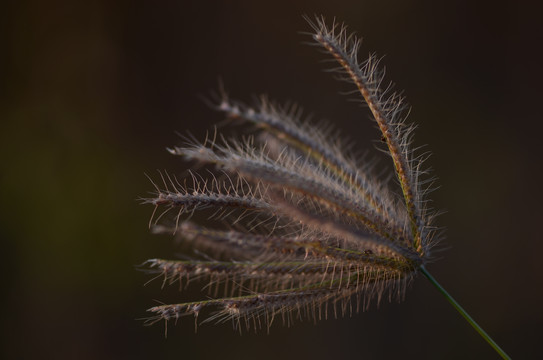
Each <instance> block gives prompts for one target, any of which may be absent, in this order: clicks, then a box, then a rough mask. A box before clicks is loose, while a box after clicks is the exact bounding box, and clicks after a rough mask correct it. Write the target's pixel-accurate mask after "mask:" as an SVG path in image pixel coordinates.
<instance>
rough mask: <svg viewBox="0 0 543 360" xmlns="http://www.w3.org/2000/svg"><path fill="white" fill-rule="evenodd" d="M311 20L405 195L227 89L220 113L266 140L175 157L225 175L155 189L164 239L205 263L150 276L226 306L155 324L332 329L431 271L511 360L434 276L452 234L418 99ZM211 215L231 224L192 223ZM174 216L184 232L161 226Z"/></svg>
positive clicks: (183, 150) (181, 151)
mask: <svg viewBox="0 0 543 360" xmlns="http://www.w3.org/2000/svg"><path fill="white" fill-rule="evenodd" d="M307 20H308V22H309V23H310V25H311V27H312V29H313V33H312V34H311V36H312V39H313V43H314V44H315V45H316V46H319V47H320V48H321V49H322V50H323V51H324V52H325V53H327V54H328V55H329V56H331V57H332V58H333V59H334V60H335V62H336V63H337V64H339V67H338V68H337V69H333V70H337V71H338V72H339V73H341V76H342V78H343V79H344V80H346V81H348V82H350V83H352V84H354V85H355V86H356V89H357V92H358V93H359V95H361V96H362V98H363V100H364V102H365V104H367V106H368V107H369V109H370V111H371V114H372V116H373V119H374V120H375V121H376V123H377V125H378V128H379V130H380V131H381V134H382V139H381V140H382V141H383V143H384V144H385V146H384V151H385V152H386V153H387V154H388V155H390V157H391V159H392V162H393V165H394V172H395V179H396V180H397V181H396V184H398V185H399V186H397V190H395V189H391V184H390V183H389V182H387V181H384V180H383V179H381V178H379V177H378V176H376V175H375V172H374V171H373V169H372V166H371V163H368V162H362V161H360V159H357V158H355V157H354V156H350V155H349V151H347V149H346V146H345V145H343V144H341V143H340V142H339V141H337V139H338V136H335V133H333V132H332V130H330V128H329V127H325V126H320V127H318V126H315V125H314V124H311V123H309V122H307V121H303V120H302V115H301V111H300V110H299V109H298V108H297V107H295V106H280V105H277V104H276V103H274V102H272V101H270V100H268V99H267V98H266V97H262V98H261V99H260V101H259V102H258V104H257V105H256V106H255V107H250V106H248V105H246V104H243V103H241V102H237V101H233V100H230V98H229V97H228V96H227V95H226V93H225V92H224V91H222V92H221V94H220V96H219V98H218V99H217V101H216V102H215V103H214V104H213V106H214V107H215V108H216V110H218V111H221V112H223V113H224V114H225V115H226V117H227V118H229V119H235V120H237V121H241V122H244V123H247V124H249V125H251V126H252V127H254V128H255V129H256V130H257V132H258V135H257V136H255V137H250V138H247V139H244V140H243V141H239V140H233V139H231V140H227V139H225V138H223V137H220V140H217V139H216V136H215V137H213V139H209V138H208V139H206V140H205V141H204V142H202V143H200V142H197V141H196V140H189V141H187V142H186V144H185V145H184V146H182V147H175V148H173V149H170V152H171V153H172V154H174V155H178V156H181V157H183V158H185V159H186V160H192V161H195V162H197V163H201V164H204V165H212V166H214V167H215V168H216V169H217V171H215V172H209V171H208V172H207V176H204V174H205V173H206V172H205V171H201V172H199V173H198V172H194V171H192V172H191V177H189V179H188V180H187V179H185V180H183V181H179V180H177V179H176V178H175V177H174V178H172V177H170V176H169V175H168V174H165V175H163V176H162V180H163V187H159V186H157V185H155V187H156V194H155V196H154V197H153V198H149V199H145V203H149V204H152V205H154V206H155V210H156V209H157V208H162V209H163V211H162V214H161V215H160V216H155V213H153V217H152V219H151V223H152V229H153V231H154V232H159V233H162V232H166V233H175V234H176V236H178V237H179V238H181V239H182V240H183V241H184V242H186V243H188V244H190V245H191V246H192V247H193V248H194V249H195V250H197V252H196V253H197V254H199V255H200V256H198V257H199V259H190V260H164V259H151V260H148V261H147V262H146V264H147V265H148V270H149V271H151V272H156V273H158V274H160V275H162V276H163V277H164V282H165V283H176V282H179V284H180V286H182V285H188V284H189V282H193V281H199V282H202V281H203V282H204V284H206V286H205V287H206V288H207V289H208V290H209V291H210V294H211V295H212V298H211V299H206V300H200V301H194V302H187V303H180V304H171V305H161V306H155V307H153V308H151V309H149V311H150V312H152V313H153V314H154V316H152V317H151V318H149V319H148V322H149V323H154V322H156V321H159V320H165V321H169V320H177V319H179V318H180V317H182V316H185V315H194V316H195V317H198V315H199V314H200V312H204V311H206V310H207V309H209V310H210V311H208V312H206V314H207V317H206V319H205V320H204V322H207V321H215V322H222V321H232V322H233V324H234V326H235V327H236V328H238V329H240V330H241V329H242V328H243V327H246V328H248V329H249V328H254V329H255V330H257V329H261V328H266V329H268V330H269V327H270V325H271V324H272V322H273V321H274V320H275V319H276V318H280V319H282V321H283V322H284V323H286V324H290V323H291V322H292V321H293V320H294V319H301V318H309V319H311V320H320V319H322V318H326V317H327V316H329V315H330V314H332V315H333V316H340V315H344V314H346V313H348V314H351V313H352V312H353V311H359V310H360V309H362V310H363V309H366V308H367V307H368V305H369V304H370V303H371V302H372V300H375V302H377V303H378V302H379V301H380V300H381V299H382V298H383V297H386V298H388V299H389V300H393V299H397V300H401V299H402V298H403V297H404V295H405V292H406V288H407V286H408V284H409V283H410V282H411V280H412V279H413V278H414V277H415V276H416V275H417V274H418V273H419V272H420V273H422V274H423V275H425V276H426V277H427V278H428V279H429V280H430V281H431V282H432V283H433V284H434V285H435V286H437V287H438V289H439V290H440V291H441V292H442V293H443V294H444V295H445V296H446V297H447V299H448V300H449V301H450V302H451V303H452V304H453V305H454V306H455V307H456V308H457V310H459V311H460V313H461V314H462V315H463V316H464V317H465V318H466V319H467V320H468V321H469V322H470V323H471V324H472V325H473V326H474V327H475V329H476V330H477V331H478V332H479V333H480V334H481V335H482V336H483V337H484V338H485V339H486V340H487V341H488V342H489V343H490V344H491V345H492V346H493V347H494V348H495V349H496V351H498V352H499V353H500V355H502V356H504V357H507V355H505V353H504V352H503V351H502V350H501V349H500V348H499V347H498V346H497V345H496V344H495V343H494V342H493V341H492V340H491V339H490V337H488V335H487V334H486V333H484V331H483V330H482V329H481V328H480V327H479V326H478V325H477V324H476V323H475V322H474V321H473V320H472V319H471V318H470V317H469V315H467V313H465V311H464V310H463V309H462V308H461V307H460V306H459V305H458V304H457V303H456V302H455V301H454V300H453V299H452V298H451V297H450V295H448V294H447V293H446V292H445V290H444V289H443V288H442V287H441V286H440V285H439V284H438V283H437V282H436V281H435V279H434V278H433V277H432V276H431V275H430V274H429V273H428V272H427V271H426V269H425V265H426V264H427V263H428V262H429V260H430V259H431V256H432V248H433V247H434V245H435V244H436V243H437V242H438V241H437V240H438V239H439V236H438V235H439V233H438V232H437V231H436V228H435V227H434V226H433V219H434V217H435V215H436V212H435V211H434V210H432V209H431V208H429V207H428V199H427V195H428V192H429V191H430V186H431V183H432V181H431V178H430V177H429V176H427V172H426V171H425V170H424V167H423V163H424V159H425V158H426V157H427V154H425V153H423V154H419V153H418V152H417V151H416V150H417V148H415V147H413V145H412V134H413V130H414V126H413V125H411V124H409V123H406V121H405V118H406V115H405V114H406V111H405V110H406V104H405V103H404V99H403V98H402V96H400V95H399V94H398V93H396V92H392V90H391V88H392V87H391V86H390V85H389V86H385V87H383V72H381V71H379V69H378V64H379V58H377V57H376V56H375V55H371V56H370V57H369V59H367V60H365V61H363V62H360V61H359V60H358V50H359V47H360V39H358V38H356V37H355V36H353V35H348V33H347V31H346V27H345V26H342V25H337V24H335V23H334V24H333V25H332V26H330V27H329V26H327V25H326V23H325V21H324V19H323V18H316V19H315V20H314V21H313V20H310V19H307ZM393 185H395V184H393ZM392 188H394V186H392ZM204 209H212V211H213V213H212V215H211V217H212V218H214V219H216V220H221V221H218V223H219V224H217V226H216V227H215V228H213V229H211V228H206V227H202V226H199V225H196V224H195V223H193V222H190V221H189V220H188V218H189V217H190V215H192V214H193V213H194V212H196V211H200V210H204ZM170 210H174V211H175V217H174V219H173V220H170V221H171V224H172V225H171V226H167V225H158V220H159V219H160V218H163V215H164V214H166V213H168V212H169V211H170ZM183 215H187V216H183ZM219 291H220V292H221V294H222V295H221V296H218V294H219Z"/></svg>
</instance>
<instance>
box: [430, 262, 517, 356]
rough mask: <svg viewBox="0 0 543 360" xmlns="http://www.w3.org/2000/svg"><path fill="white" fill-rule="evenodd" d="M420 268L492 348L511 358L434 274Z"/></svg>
mask: <svg viewBox="0 0 543 360" xmlns="http://www.w3.org/2000/svg"><path fill="white" fill-rule="evenodd" d="M419 270H420V272H421V273H422V274H423V275H424V276H426V278H427V279H428V280H430V282H431V283H432V284H433V285H434V286H435V287H436V288H437V289H438V290H439V292H440V293H442V294H443V296H445V298H447V300H448V301H449V302H450V303H451V304H452V306H453V307H454V308H455V309H456V310H457V311H458V312H459V313H460V315H462V316H463V317H464V319H466V321H467V322H468V323H469V324H470V325H471V326H473V328H474V329H475V330H476V331H477V332H478V333H479V335H481V336H482V337H483V339H485V340H486V341H487V342H488V343H489V344H490V346H492V348H493V349H494V350H496V352H497V353H498V354H500V356H501V357H502V358H504V359H509V360H510V359H511V358H510V357H509V355H507V354H506V353H505V351H503V350H502V348H500V347H499V346H498V344H496V342H494V340H492V338H491V337H490V336H489V335H488V334H487V333H486V331H484V330H483V329H482V328H481V326H479V324H477V323H476V322H475V320H473V319H472V318H471V316H469V314H468V313H467V312H466V310H464V308H463V307H462V306H460V304H458V303H457V302H456V300H454V299H453V297H452V296H451V295H450V294H449V293H448V292H447V291H446V290H445V289H444V288H443V287H442V286H441V285H440V284H439V283H438V282H437V280H436V279H435V278H434V277H433V276H432V275H430V273H429V272H428V270H426V269H425V268H424V266H421V267H420V268H419Z"/></svg>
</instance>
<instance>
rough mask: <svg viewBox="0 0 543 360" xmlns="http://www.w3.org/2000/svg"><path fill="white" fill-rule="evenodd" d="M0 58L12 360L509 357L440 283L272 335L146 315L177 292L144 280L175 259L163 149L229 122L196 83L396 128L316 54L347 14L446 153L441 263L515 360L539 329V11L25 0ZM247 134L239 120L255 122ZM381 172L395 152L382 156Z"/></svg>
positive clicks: (348, 121)
mask: <svg viewBox="0 0 543 360" xmlns="http://www.w3.org/2000/svg"><path fill="white" fill-rule="evenodd" d="M3 8H4V9H3V11H2V14H1V15H0V17H1V24H0V26H1V29H2V31H1V36H2V48H3V51H2V53H3V54H4V55H2V56H1V57H0V64H1V68H2V81H1V85H0V91H1V92H2V96H1V98H0V150H1V151H0V154H1V159H2V160H1V166H2V168H1V170H0V197H1V202H0V203H1V207H0V237H1V244H2V250H1V253H2V261H1V262H0V264H1V265H0V266H1V267H2V274H3V276H2V296H1V302H2V304H1V309H2V310H1V311H2V314H1V318H2V332H3V334H2V337H1V340H0V341H1V342H2V348H1V349H2V350H1V351H2V353H1V355H2V356H1V357H2V358H6V359H15V358H17V359H20V358H29V359H30V358H38V357H39V358H51V359H53V358H54V359H119V358H131V359H149V358H156V359H158V358H161V359H174V358H175V359H179V358H184V359H206V358H217V357H220V358H221V359H238V360H242V359H253V358H259V359H277V358H281V359H285V360H286V359H300V358H312V359H330V358H334V359H336V358H337V359H341V358H364V359H385V358H400V357H401V358H417V359H436V358H441V359H458V358H464V359H492V358H496V355H495V354H494V353H493V351H492V349H491V348H490V347H489V346H488V345H487V344H486V343H485V342H484V341H483V340H482V339H481V338H479V336H478V335H477V334H476V333H475V331H474V330H473V329H472V328H471V327H469V325H468V324H467V323H466V322H465V321H464V320H463V319H462V318H461V317H460V316H459V315H458V314H457V313H456V312H455V311H454V310H453V308H452V307H451V306H450V305H449V304H448V303H447V302H446V300H445V299H444V298H443V297H442V296H441V295H440V294H439V293H438V292H437V291H436V290H435V289H434V288H432V287H431V285H430V284H429V283H428V281H426V280H425V279H424V278H422V277H421V278H419V279H417V280H416V281H415V282H414V284H413V286H412V287H411V289H410V290H409V292H408V294H407V296H406V300H405V302H403V303H401V304H397V303H392V304H388V303H382V304H381V306H380V308H379V309H376V308H375V306H374V308H373V309H371V310H370V311H368V312H365V313H361V314H357V315H354V316H353V317H352V318H346V319H340V320H328V321H322V322H320V323H318V324H316V325H313V324H311V323H296V324H295V326H293V327H292V328H285V327H282V326H278V325H275V326H274V327H273V328H272V329H271V334H270V335H266V334H258V335H255V334H252V333H247V334H244V335H242V336H240V335H239V334H237V333H236V332H234V331H233V330H232V328H231V326H230V324H224V325H219V326H213V325H203V326H201V327H199V329H198V333H195V332H194V323H193V320H192V319H190V318H185V319H183V321H181V322H180V323H179V324H178V325H177V326H173V325H171V326H170V327H169V330H168V337H167V338H165V336H164V327H163V326H162V325H159V324H157V325H155V326H152V327H144V326H142V322H141V321H139V320H138V319H139V318H142V317H145V316H147V314H146V312H145V310H146V309H147V308H149V307H151V306H154V305H156V304H157V301H164V302H176V301H181V300H187V299H197V298H198V297H200V298H201V297H202V296H205V295H200V294H199V292H198V289H197V287H196V289H195V290H192V291H189V292H187V293H183V294H179V293H178V292H177V291H175V289H168V290H165V291H161V290H160V285H161V284H160V281H155V282H152V283H150V284H149V285H147V286H144V283H146V282H147V281H148V280H149V276H148V275H145V274H144V273H142V272H139V271H137V270H136V266H137V265H138V264H141V263H142V262H143V261H145V260H146V259H148V258H155V257H166V258H168V257H170V258H174V257H175V256H176V254H178V251H179V249H177V248H176V247H175V245H174V243H173V241H172V240H171V239H170V238H168V237H159V236H153V235H151V234H150V233H149V231H148V228H147V225H148V220H149V217H150V215H151V212H152V208H151V207H150V206H143V205H140V204H139V202H138V201H137V199H138V198H139V197H142V196H147V195H148V193H149V192H150V191H151V190H153V187H152V185H151V184H150V182H149V181H148V180H147V178H146V177H145V175H144V173H148V174H153V176H155V174H156V169H161V170H164V169H166V170H168V171H169V172H171V173H178V174H181V173H182V172H183V171H184V170H186V167H187V165H186V164H184V163H182V162H181V161H180V159H178V158H175V157H173V156H171V155H169V154H168V153H167V152H166V151H165V148H166V147H168V146H172V145H176V144H178V143H179V142H180V139H179V137H178V136H177V135H176V132H179V133H181V134H186V133H187V132H190V133H192V134H194V135H195V136H196V137H197V138H203V136H204V135H205V133H206V131H207V130H209V129H212V127H213V124H215V123H217V122H218V121H220V120H222V117H221V115H220V114H217V113H215V112H214V111H212V110H210V109H209V108H207V107H206V105H204V104H203V102H202V101H201V100H200V97H199V96H200V95H206V94H208V93H209V91H211V90H215V89H217V86H218V85H217V84H218V79H219V77H220V78H222V79H223V81H224V83H225V85H226V88H227V89H228V91H229V92H230V94H231V95H232V96H233V97H235V98H239V99H242V100H244V101H250V100H251V98H252V96H253V95H258V94H262V93H267V94H269V95H270V96H271V97H273V98H275V99H277V100H279V101H288V100H293V101H296V102H298V103H300V104H301V105H303V106H304V107H305V109H307V111H308V113H312V114H314V115H315V116H314V117H315V119H328V120H329V121H331V122H333V123H335V124H336V127H337V128H340V129H341V130H342V133H343V134H348V136H346V138H349V139H351V140H353V141H354V142H356V144H357V147H358V146H359V149H368V150H371V151H372V152H373V153H374V154H375V155H376V156H378V157H379V156H382V155H380V154H379V153H378V152H376V151H374V148H375V145H376V142H375V140H376V139H377V140H378V139H379V134H378V132H377V130H376V129H375V126H374V125H373V123H371V122H370V121H369V120H368V118H369V114H368V113H367V110H366V109H363V108H360V106H359V105H358V104H356V103H354V102H350V101H348V98H347V97H345V96H342V95H339V93H340V92H341V91H345V90H348V89H350V88H349V87H348V86H347V85H346V84H344V83H339V82H337V81H335V80H334V78H333V76H330V74H327V73H325V72H323V71H322V70H323V69H324V68H326V65H324V64H323V63H322V62H321V60H322V59H323V55H322V54H319V52H318V51H317V50H316V49H315V48H312V47H310V46H306V45H303V44H302V42H304V41H307V40H308V37H307V36H306V35H303V34H300V32H303V31H308V30H309V27H308V25H307V24H306V23H305V21H304V20H303V19H302V15H303V14H309V15H313V14H323V15H324V16H326V17H327V18H328V19H329V20H331V19H333V17H334V16H335V17H337V19H338V20H340V21H344V22H345V23H346V24H348V25H349V29H351V30H352V31H356V32H357V33H358V34H360V35H362V36H363V37H364V44H363V49H362V53H363V54H362V55H361V56H362V57H364V56H363V55H364V54H365V53H368V52H370V51H375V52H377V53H378V54H381V55H386V56H385V58H384V60H383V64H384V65H386V67H387V79H388V80H393V81H394V82H395V83H396V84H397V89H403V90H405V92H404V93H405V95H406V96H407V99H408V101H409V102H410V104H411V105H412V107H413V109H412V111H411V114H410V119H411V121H413V122H416V123H417V124H418V125H419V129H418V130H417V133H416V144H417V145H422V144H428V147H427V149H429V150H431V151H432V152H433V156H432V157H431V159H430V160H429V165H430V166H431V167H432V168H433V169H434V174H435V175H436V176H437V177H438V178H439V182H438V184H439V185H440V189H439V190H437V191H436V192H434V193H433V194H432V198H433V200H434V206H435V207H436V208H438V209H444V210H446V211H447V212H446V214H445V215H443V216H441V217H440V218H439V221H438V224H439V225H441V226H444V227H445V228H446V240H445V241H444V242H443V247H444V248H446V251H444V252H442V253H440V254H439V258H438V259H437V261H436V262H435V263H434V264H430V265H429V266H428V268H429V270H430V271H431V272H432V273H433V275H434V276H435V277H436V278H437V279H438V280H439V281H440V282H441V283H442V284H443V285H444V286H445V287H446V288H447V289H448V291H449V292H450V293H451V294H452V295H453V296H454V297H455V298H456V299H457V300H458V301H459V302H460V303H461V304H462V305H463V306H464V307H465V308H466V309H467V310H468V311H469V312H470V313H471V315H472V316H473V317H474V318H475V319H476V320H477V321H478V322H479V323H480V324H481V325H482V326H483V327H484V328H485V329H486V330H487V331H488V332H489V333H490V334H491V336H493V338H494V339H495V340H496V341H497V342H498V343H499V344H500V345H501V346H502V347H503V348H504V349H505V350H506V351H507V352H508V353H509V355H511V356H512V357H513V358H537V357H538V355H540V353H541V350H540V347H539V342H540V341H541V338H542V337H543V307H541V298H542V295H543V269H542V266H541V254H542V252H543V236H542V231H541V229H540V228H539V227H540V226H541V222H542V221H543V216H542V215H543V210H542V206H541V201H542V200H543V199H542V196H541V189H542V187H541V179H542V175H543V171H542V161H541V156H542V155H543V151H542V150H541V146H542V141H541V129H542V120H543V118H542V115H541V110H540V107H539V106H540V103H541V101H542V98H543V90H542V89H543V70H542V66H541V64H543V52H542V48H541V44H542V43H543V6H542V4H541V2H540V1H516V2H513V1H502V2H496V1H494V2H490V1H489V2H479V1H447V2H436V1H410V0H405V1H379V2H377V1H359V0H358V1H339V0H338V1H273V2H272V1H270V2H264V1H262V2H260V1H228V2H226V1H225V2H212V1H199V2H196V1H194V2H191V1H161V2H134V1H88V2H71V1H62V0H60V1H54V0H53V1H47V2H43V1H11V2H9V3H8V4H4V5H3ZM239 130H240V129H239V128H238V129H237V131H238V132H239ZM380 164H381V165H382V166H383V167H386V164H387V162H385V161H381V163H380Z"/></svg>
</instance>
